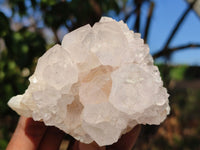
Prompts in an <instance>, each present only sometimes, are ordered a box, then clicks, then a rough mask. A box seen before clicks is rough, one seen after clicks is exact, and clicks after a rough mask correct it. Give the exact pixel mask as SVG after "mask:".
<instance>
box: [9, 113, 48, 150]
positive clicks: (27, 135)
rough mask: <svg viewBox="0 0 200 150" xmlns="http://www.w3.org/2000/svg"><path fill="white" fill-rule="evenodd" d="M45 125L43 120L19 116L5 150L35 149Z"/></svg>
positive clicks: (43, 132)
mask: <svg viewBox="0 0 200 150" xmlns="http://www.w3.org/2000/svg"><path fill="white" fill-rule="evenodd" d="M46 129H47V127H46V126H45V125H44V123H43V122H39V121H33V119H31V118H25V117H21V118H20V120H19V122H18V125H17V128H16V130H15V132H14V134H13V136H12V138H11V140H10V142H9V144H8V146H7V150H15V149H20V150H36V149H37V148H38V146H39V144H40V141H41V139H42V138H43V135H44V134H45V132H46Z"/></svg>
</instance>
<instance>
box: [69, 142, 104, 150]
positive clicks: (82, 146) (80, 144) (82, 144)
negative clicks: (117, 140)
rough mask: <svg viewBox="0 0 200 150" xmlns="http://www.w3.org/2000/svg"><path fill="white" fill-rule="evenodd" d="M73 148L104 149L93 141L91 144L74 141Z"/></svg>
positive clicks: (76, 149) (86, 149)
mask: <svg viewBox="0 0 200 150" xmlns="http://www.w3.org/2000/svg"><path fill="white" fill-rule="evenodd" d="M74 146H75V147H74V149H73V150H106V148H105V147H99V146H98V145H97V144H96V143H95V142H92V143H91V144H84V143H81V142H78V141H76V143H75V145H74Z"/></svg>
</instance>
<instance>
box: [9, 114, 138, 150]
mask: <svg viewBox="0 0 200 150" xmlns="http://www.w3.org/2000/svg"><path fill="white" fill-rule="evenodd" d="M139 133H140V126H139V125H138V126H136V127H135V128H134V129H132V130H131V131H130V132H129V133H127V134H125V135H123V136H122V137H121V138H120V139H119V141H118V142H117V143H114V144H113V145H110V146H107V147H99V146H98V145H97V144H96V143H95V142H93V143H91V144H84V143H81V142H79V141H76V142H75V143H74V145H73V147H72V150H131V148H132V147H133V146H134V144H135V142H136V140H137V137H138V135H139ZM64 134H65V133H64V132H63V131H61V130H59V129H58V128H56V127H52V126H49V127H47V126H45V125H44V123H43V122H39V121H34V120H33V119H31V118H25V117H20V119H19V122H18V125H17V128H16V130H15V132H14V134H13V136H12V138H11V140H10V142H9V144H8V146H7V150H58V149H59V147H60V144H61V142H62V139H63V137H64Z"/></svg>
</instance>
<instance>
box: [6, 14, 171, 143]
mask: <svg viewBox="0 0 200 150" xmlns="http://www.w3.org/2000/svg"><path fill="white" fill-rule="evenodd" d="M29 80H30V85H29V87H28V89H27V90H26V91H25V93H24V94H23V95H18V96H15V97H13V98H12V99H11V100H10V101H9V102H8V105H9V106H10V107H11V108H12V109H13V110H15V111H16V112H17V113H18V114H20V115H23V116H26V117H32V118H33V119H34V120H37V121H43V122H44V123H45V124H46V125H53V126H56V127H58V128H59V129H61V130H63V131H65V132H66V133H68V134H70V135H71V136H73V137H74V138H75V139H77V140H80V141H81V142H84V143H91V142H92V141H95V142H96V143H98V145H100V146H103V145H110V144H112V143H115V142H117V141H118V139H119V138H120V136H121V135H122V134H125V133H126V132H128V131H130V129H131V128H133V127H134V126H136V125H137V124H156V125H158V124H160V123H161V122H162V121H163V120H164V119H165V118H166V116H167V114H168V113H169V105H168V94H167V91H166V89H165V88H164V87H163V82H162V80H161V77H160V74H159V71H158V68H157V67H156V66H154V65H153V59H152V56H151V55H150V54H149V47H148V46H147V45H146V44H144V42H143V40H142V39H141V38H140V34H138V33H134V32H133V31H130V30H129V29H128V27H127V25H126V24H125V23H124V22H123V21H120V22H117V21H115V20H113V19H111V18H108V17H102V18H101V20H100V21H99V22H97V23H96V24H95V25H94V26H93V27H91V26H90V25H85V26H83V27H81V28H79V29H77V30H75V31H73V32H70V33H68V34H66V35H65V37H64V38H63V41H62V44H61V45H58V44H57V45H55V46H53V47H52V48H50V49H49V50H48V51H47V52H46V53H45V54H44V55H43V56H42V57H40V58H39V60H38V63H37V66H36V70H35V72H34V74H33V75H32V76H31V77H30V78H29Z"/></svg>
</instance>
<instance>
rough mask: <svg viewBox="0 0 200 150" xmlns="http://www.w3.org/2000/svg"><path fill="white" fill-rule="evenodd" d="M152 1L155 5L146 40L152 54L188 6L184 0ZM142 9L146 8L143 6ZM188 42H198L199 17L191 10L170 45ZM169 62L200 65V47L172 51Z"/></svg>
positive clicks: (199, 30)
mask: <svg viewBox="0 0 200 150" xmlns="http://www.w3.org/2000/svg"><path fill="white" fill-rule="evenodd" d="M154 1H155V4H156V5H155V9H154V10H155V11H154V13H153V18H152V19H153V20H152V24H151V28H150V33H149V42H148V43H149V47H150V52H151V53H152V54H153V53H155V52H156V51H158V50H160V49H161V48H162V46H163V45H164V43H165V41H166V39H167V38H168V37H169V34H170V33H171V31H172V30H173V26H174V25H175V24H176V22H177V20H179V18H180V17H181V16H182V14H183V12H184V11H185V10H186V9H187V7H188V4H187V2H186V1H185V0H154ZM143 9H146V8H145V6H144V8H143ZM188 43H199V44H200V17H199V16H198V15H197V14H196V13H195V12H194V11H193V10H192V11H190V13H189V14H188V16H187V17H186V18H185V20H184V22H183V23H182V26H181V27H180V28H179V30H178V31H177V34H176V35H175V36H174V39H173V40H172V42H171V44H170V46H171V47H176V46H180V45H183V44H188ZM171 63H173V64H189V65H200V48H188V49H185V50H181V51H179V52H174V53H173V55H172V58H171Z"/></svg>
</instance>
